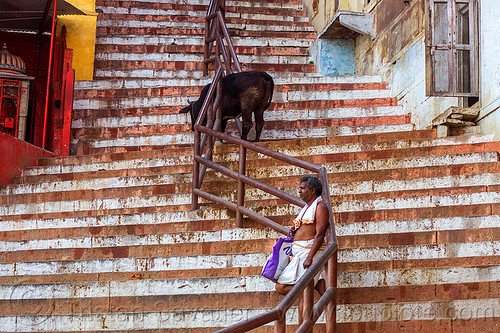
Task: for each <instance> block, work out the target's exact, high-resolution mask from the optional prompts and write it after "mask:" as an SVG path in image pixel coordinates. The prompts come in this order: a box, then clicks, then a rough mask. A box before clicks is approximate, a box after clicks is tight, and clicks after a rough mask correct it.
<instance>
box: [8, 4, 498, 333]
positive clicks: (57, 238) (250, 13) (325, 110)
mask: <svg viewBox="0 0 500 333" xmlns="http://www.w3.org/2000/svg"><path fill="white" fill-rule="evenodd" d="M97 5H98V8H99V9H101V10H102V14H101V15H100V16H99V20H98V26H99V27H98V34H99V36H98V45H97V50H98V53H97V54H96V79H97V80H95V81H92V82H78V83H77V88H78V91H77V92H76V100H75V119H74V121H73V138H74V142H73V149H74V151H75V152H78V153H79V154H78V155H76V156H70V157H60V158H53V159H42V160H40V161H39V163H38V166H37V167H34V168H30V169H28V170H25V172H24V173H23V175H22V177H19V178H16V179H14V181H13V184H12V185H9V186H3V187H1V188H0V254H1V257H0V258H1V261H0V295H1V297H0V303H1V304H2V305H3V306H2V307H0V332H77V331H78V332H80V331H82V332H213V331H214V330H215V329H216V328H219V327H226V326H228V325H230V324H232V323H234V322H237V321H240V320H243V319H246V318H249V317H251V316H253V315H256V314H259V313H262V312H263V311H265V310H267V309H270V308H272V307H274V306H276V305H277V304H278V303H279V301H280V300H281V297H280V296H279V295H277V293H276V292H274V291H273V290H274V285H273V283H271V282H269V281H267V280H265V279H264V278H262V277H260V275H259V274H260V270H261V267H262V265H263V263H264V262H265V260H266V258H267V256H268V254H269V252H270V249H271V247H272V245H273V244H274V241H275V238H276V237H277V236H278V235H277V234H276V233H275V232H274V231H270V230H268V229H265V228H263V227H260V226H259V225H257V224H256V223H254V222H252V221H249V220H246V221H245V223H244V228H241V229H238V228H235V214H234V213H233V212H231V211H228V210H227V209H223V208H220V207H219V206H217V205H215V204H212V203H210V202H204V201H202V207H201V209H199V210H197V211H191V210H190V188H191V187H190V186H191V177H192V176H191V169H192V152H193V148H192V145H191V144H192V140H193V134H192V133H191V132H190V127H191V126H190V124H189V122H188V119H187V118H186V117H185V115H179V114H178V113H177V112H178V110H179V109H180V108H181V106H182V105H184V104H185V103H187V99H189V98H190V99H195V97H196V95H197V94H198V93H199V91H200V90H201V87H202V86H203V85H205V84H206V83H208V82H209V79H208V78H205V77H202V73H201V67H199V66H200V65H199V63H200V59H201V52H202V49H201V45H202V39H201V38H202V37H201V35H202V33H203V31H202V30H203V17H204V15H205V12H206V1H201V0H182V1H181V0H175V1H174V0H163V1H153V0H136V1H103V0H98V1H97ZM226 17H227V19H228V25H229V27H230V29H231V33H232V34H233V35H234V36H235V37H234V39H233V42H234V44H235V45H236V47H237V49H238V52H240V53H239V54H241V56H240V61H241V62H242V63H245V65H246V68H248V69H263V70H266V71H268V72H269V73H270V74H271V75H272V76H273V77H274V78H275V83H276V88H275V95H274V98H273V103H272V104H271V107H270V110H269V111H267V112H266V114H265V119H266V125H265V126H264V130H263V138H264V139H265V140H267V141H265V142H263V143H262V145H264V146H266V147H269V148H271V149H275V150H278V151H281V152H283V153H286V154H289V155H291V156H295V157H298V158H301V159H304V160H307V161H309V162H312V163H316V164H319V165H322V166H325V167H326V168H327V170H328V174H329V183H330V192H331V194H332V200H333V203H334V211H335V217H336V221H337V234H338V241H339V273H338V285H339V292H338V303H339V305H338V312H337V316H338V320H337V321H338V331H339V332H396V331H398V332H399V331H404V332H430V331H438V332H476V331H482V332H497V331H499V330H500V327H499V326H500V324H499V322H500V320H499V319H498V318H499V312H500V310H499V309H500V304H499V299H500V298H499V296H500V295H499V294H500V287H499V284H498V280H499V279H500V256H499V252H500V242H499V241H500V234H499V230H500V228H499V226H500V163H499V151H500V144H499V143H498V142H491V138H490V137H488V136H461V137H449V138H437V137H436V133H435V132H434V131H431V130H425V131H414V130H413V126H412V125H411V124H410V123H409V116H408V115H407V114H405V112H404V110H403V109H402V108H401V107H400V106H397V101H396V100H395V99H394V98H392V97H391V96H390V95H389V92H388V91H389V90H388V89H387V86H386V83H384V82H381V80H380V78H378V77H343V78H331V77H330V78H326V77H319V76H317V75H316V74H315V73H314V64H310V63H309V58H308V57H307V52H306V48H307V45H308V43H310V42H311V41H312V39H313V38H314V34H313V32H312V29H311V28H310V25H309V24H308V23H307V20H306V15H305V12H304V11H302V10H301V6H300V4H299V1H298V0H296V1H284V0H273V1H271V0H269V1H264V0H261V1H252V2H247V1H228V5H227V14H226ZM240 37H241V38H240ZM243 37H245V38H243ZM231 130H232V131H233V132H234V128H232V129H231V128H230V131H231ZM248 158H249V161H248V163H247V166H248V175H249V176H251V177H254V178H257V179H259V180H261V181H263V182H265V183H267V184H270V185H273V186H276V187H278V188H280V189H282V190H284V191H287V192H289V193H291V194H296V192H297V184H298V180H299V179H300V176H301V175H303V171H302V170H300V169H297V168H295V167H291V166H288V165H284V164H283V163H281V162H277V161H275V160H270V159H267V158H263V157H262V156H261V155H257V154H251V153H250V154H249V156H248ZM214 160H215V161H219V162H221V163H222V164H224V165H226V166H229V167H232V168H233V169H234V168H237V163H238V152H237V149H236V147H234V146H232V145H229V144H219V145H216V147H215V151H214ZM203 188H204V189H206V190H208V191H212V192H213V193H218V194H220V195H222V196H223V197H225V198H226V199H230V200H233V201H234V199H235V198H234V197H235V193H236V191H235V189H236V184H235V183H233V182H230V181H228V179H227V178H225V177H222V176H220V175H219V174H217V173H214V172H212V171H208V172H207V176H206V181H205V183H204V185H203ZM246 202H248V206H249V207H251V208H252V209H254V210H256V211H257V212H259V213H261V214H262V215H264V216H267V217H270V218H271V219H273V220H275V221H278V222H280V223H283V224H285V225H287V224H289V223H290V219H291V218H292V217H293V216H294V215H295V214H296V213H297V212H298V210H299V208H298V207H295V206H293V205H289V204H286V203H284V202H283V201H281V200H278V199H276V198H274V197H271V196H269V195H266V194H264V193H262V192H261V191H259V190H255V189H252V188H249V190H248V192H247V194H246ZM296 321H297V314H296V310H295V309H293V310H292V311H291V313H290V314H289V318H288V322H289V323H291V324H292V325H291V327H290V330H294V329H295V328H296V326H295V324H296ZM323 329H324V326H323V325H322V324H319V327H318V331H321V330H323ZM256 331H258V332H272V331H273V328H272V326H266V327H263V328H261V329H258V330H256Z"/></svg>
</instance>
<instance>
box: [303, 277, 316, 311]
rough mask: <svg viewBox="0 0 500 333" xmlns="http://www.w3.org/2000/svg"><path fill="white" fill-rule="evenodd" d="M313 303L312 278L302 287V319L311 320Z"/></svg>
mask: <svg viewBox="0 0 500 333" xmlns="http://www.w3.org/2000/svg"><path fill="white" fill-rule="evenodd" d="M313 305H314V280H312V281H311V283H309V284H308V285H307V287H306V288H305V289H304V305H303V307H304V309H303V314H302V316H303V320H304V321H307V320H312V313H313Z"/></svg>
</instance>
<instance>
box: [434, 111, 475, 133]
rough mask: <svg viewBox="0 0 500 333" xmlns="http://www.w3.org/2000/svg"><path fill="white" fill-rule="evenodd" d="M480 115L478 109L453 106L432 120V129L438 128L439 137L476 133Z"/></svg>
mask: <svg viewBox="0 0 500 333" xmlns="http://www.w3.org/2000/svg"><path fill="white" fill-rule="evenodd" d="M478 115H479V109H477V108H463V107H457V106H452V107H450V108H448V109H447V110H446V111H444V112H443V113H441V114H440V115H439V116H437V117H436V118H434V119H433V120H432V127H433V128H437V133H438V137H446V136H450V135H459V134H465V133H471V130H472V132H475V131H476V130H477V129H478V127H477V126H476V123H475V122H474V119H476V118H477V116H478Z"/></svg>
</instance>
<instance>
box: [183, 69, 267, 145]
mask: <svg viewBox="0 0 500 333" xmlns="http://www.w3.org/2000/svg"><path fill="white" fill-rule="evenodd" d="M209 88H210V85H209V84H207V85H206V86H205V87H204V88H203V90H202V91H201V94H200V98H198V100H197V101H196V102H191V103H190V104H189V105H188V106H186V107H185V108H183V109H181V110H180V111H179V113H188V112H189V113H190V114H191V124H192V128H191V129H192V130H194V124H195V122H196V119H197V118H198V115H199V113H200V110H201V107H202V105H203V101H204V100H205V97H206V96H207V93H208V89H209ZM273 90H274V81H273V78H272V77H271V76H270V75H269V74H267V73H265V72H259V71H250V72H240V73H234V74H229V75H227V76H224V77H223V78H222V94H223V96H222V123H221V132H223V133H224V131H225V130H226V124H227V121H228V119H233V118H238V117H240V116H241V119H242V122H243V132H242V134H241V138H242V139H243V140H246V139H247V135H248V132H249V131H250V129H251V128H252V125H253V124H252V113H253V114H254V116H255V132H256V134H255V141H259V139H260V133H261V132H262V127H264V110H265V109H267V108H268V107H269V105H270V104H271V100H272V98H273ZM205 123H206V117H205V120H204V121H203V124H205Z"/></svg>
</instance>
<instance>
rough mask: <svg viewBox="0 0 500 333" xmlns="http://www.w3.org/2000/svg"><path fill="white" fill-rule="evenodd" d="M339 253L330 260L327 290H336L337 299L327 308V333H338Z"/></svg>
mask: <svg viewBox="0 0 500 333" xmlns="http://www.w3.org/2000/svg"><path fill="white" fill-rule="evenodd" d="M337 253H338V251H335V254H334V255H333V256H332V257H331V258H330V259H328V274H327V281H326V283H327V288H330V287H333V288H335V297H334V298H333V299H332V301H331V302H330V303H329V304H328V306H327V307H326V332H327V333H336V326H337V291H336V290H337Z"/></svg>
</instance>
